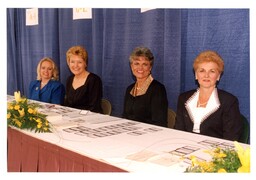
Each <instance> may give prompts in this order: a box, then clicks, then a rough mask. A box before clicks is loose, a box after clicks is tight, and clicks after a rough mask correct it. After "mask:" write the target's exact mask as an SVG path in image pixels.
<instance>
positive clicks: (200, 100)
mask: <svg viewBox="0 0 256 180" xmlns="http://www.w3.org/2000/svg"><path fill="white" fill-rule="evenodd" d="M193 67H194V72H195V79H196V80H197V82H198V86H199V87H198V89H194V90H190V91H187V92H184V93H182V94H180V96H179V99H178V105H177V113H176V122H175V126H174V128H175V129H178V130H183V131H187V132H194V133H199V134H203V135H207V136H213V137H217V138H223V139H228V140H236V141H238V140H239V138H240V136H241V134H242V131H243V121H242V119H241V116H240V110H239V103H238V99H237V98H236V97H235V96H234V95H232V94H230V93H228V92H226V91H224V90H221V89H218V88H217V84H218V81H219V80H220V77H221V74H222V73H223V70H224V62H223V60H222V58H221V56H220V55H219V54H218V53H217V52H215V51H211V50H207V51H203V52H201V53H200V54H199V55H198V56H197V57H196V59H195V60H194V64H193Z"/></svg>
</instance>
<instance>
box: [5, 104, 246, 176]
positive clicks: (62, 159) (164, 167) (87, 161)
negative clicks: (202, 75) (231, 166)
mask: <svg viewBox="0 0 256 180" xmlns="http://www.w3.org/2000/svg"><path fill="white" fill-rule="evenodd" d="M43 105H44V108H43V109H42V110H41V111H42V112H44V113H46V114H48V119H49V121H50V122H51V123H52V127H53V129H52V130H53V132H52V133H34V132H31V131H27V130H20V129H16V128H13V127H9V128H8V156H7V157H8V172H184V171H185V169H186V167H188V166H189V165H190V163H191V162H190V159H189V157H190V156H191V155H194V156H197V157H198V158H200V159H205V160H208V159H209V158H210V156H209V155H208V154H207V153H205V152H204V150H206V149H210V148H212V147H213V146H215V145H218V146H222V147H227V146H233V145H234V144H233V142H232V141H227V140H223V139H218V138H213V137H208V136H203V135H198V134H194V133H187V132H183V131H178V130H174V129H169V128H164V127H159V126H154V125H150V124H145V123H140V122H136V121H131V120H127V119H122V118H118V117H113V116H109V115H102V114H97V113H92V112H89V111H83V110H78V109H72V108H68V107H63V106H56V105H55V106H54V107H52V106H50V105H48V104H43ZM241 145H242V146H243V147H248V146H249V145H247V144H241Z"/></svg>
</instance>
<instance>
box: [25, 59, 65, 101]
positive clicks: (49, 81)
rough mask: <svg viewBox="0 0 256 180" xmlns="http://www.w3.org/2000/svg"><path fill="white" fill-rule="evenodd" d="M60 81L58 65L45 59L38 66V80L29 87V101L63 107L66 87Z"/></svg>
mask: <svg viewBox="0 0 256 180" xmlns="http://www.w3.org/2000/svg"><path fill="white" fill-rule="evenodd" d="M58 80H59V71H58V68H57V66H56V64H55V63H54V61H53V60H52V59H51V58H49V57H44V58H43V59H41V60H40V61H39V63H38V65H37V80H34V81H32V82H31V83H30V85H29V99H32V100H37V101H42V102H47V103H53V104H61V105H62V104H63V103H64V97H65V87H64V85H63V84H62V83H60V82H59V81H58Z"/></svg>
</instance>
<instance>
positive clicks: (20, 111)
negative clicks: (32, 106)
mask: <svg viewBox="0 0 256 180" xmlns="http://www.w3.org/2000/svg"><path fill="white" fill-rule="evenodd" d="M18 111H19V113H20V117H23V116H24V115H25V112H24V109H23V108H22V109H21V110H18Z"/></svg>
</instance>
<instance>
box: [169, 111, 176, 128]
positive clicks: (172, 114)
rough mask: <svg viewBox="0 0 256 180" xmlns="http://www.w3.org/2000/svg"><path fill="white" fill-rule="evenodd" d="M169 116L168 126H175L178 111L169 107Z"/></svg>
mask: <svg viewBox="0 0 256 180" xmlns="http://www.w3.org/2000/svg"><path fill="white" fill-rule="evenodd" d="M167 118H168V119H167V122H168V128H173V127H174V124H175V118H176V113H175V112H174V111H173V110H172V109H171V108H168V115H167Z"/></svg>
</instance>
